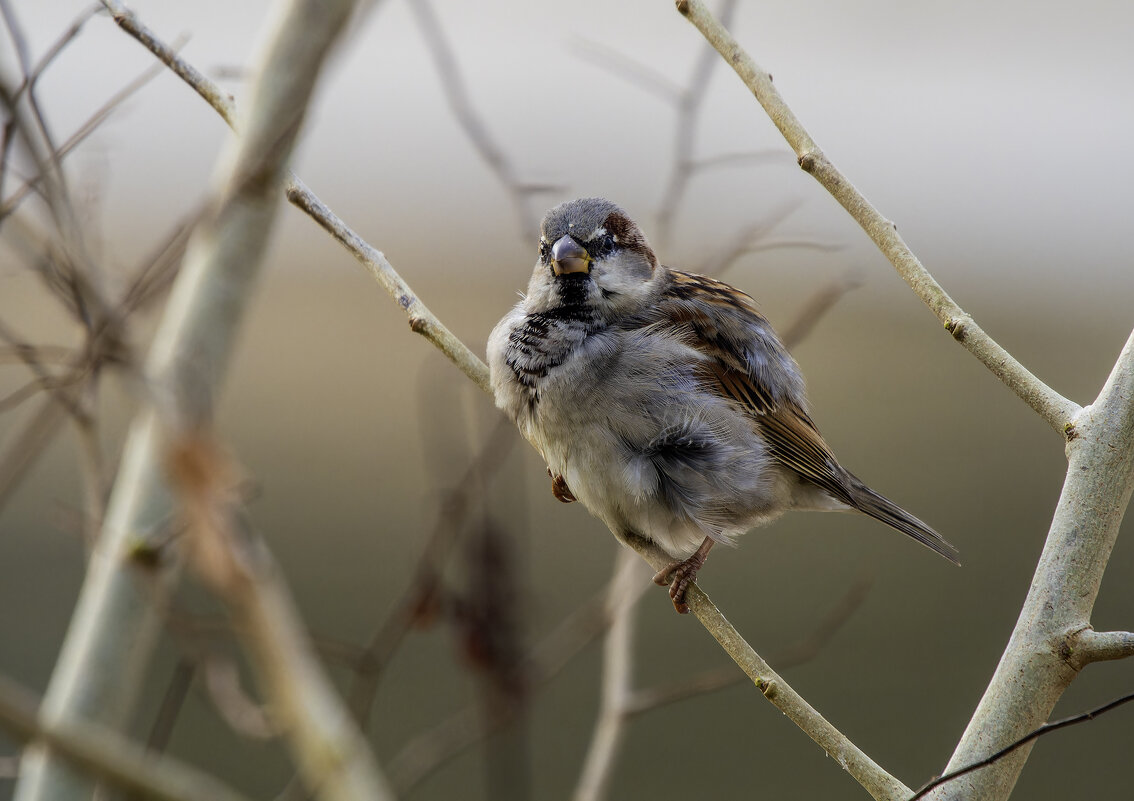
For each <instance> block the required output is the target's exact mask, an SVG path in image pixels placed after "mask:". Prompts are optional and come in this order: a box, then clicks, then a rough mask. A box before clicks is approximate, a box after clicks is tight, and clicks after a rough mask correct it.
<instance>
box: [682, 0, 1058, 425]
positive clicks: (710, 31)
mask: <svg viewBox="0 0 1134 801" xmlns="http://www.w3.org/2000/svg"><path fill="white" fill-rule="evenodd" d="M677 10H678V11H679V12H681V14H682V15H683V16H685V17H686V18H687V19H688V20H689V21H690V22H691V23H693V25H695V26H696V27H697V29H698V30H699V31H700V32H701V33H702V34H703V35H704V37H705V38H706V39H707V40H708V41H709V42H710V43H711V44H712V45H713V47H715V48H716V49H717V52H718V53H720V54H721V56H722V57H723V58H724V60H725V61H727V62H728V63H729V65H730V66H732V68H733V69H734V70H735V71H736V74H737V75H739V76H740V79H741V80H742V81H744V85H745V86H747V87H748V88H749V90H750V91H751V92H752V94H753V95H755V97H756V100H757V101H758V102H759V103H760V105H761V106H763V108H764V111H765V112H767V114H768V116H769V117H771V119H772V122H773V123H775V126H776V127H777V128H778V129H779V130H780V133H781V134H783V137H784V139H786V140H787V143H788V144H789V145H790V146H791V148H792V150H794V151H795V154H796V157H797V158H798V160H799V166H800V167H802V168H803V169H804V170H806V171H807V172H808V173H810V174H811V176H812V177H813V178H815V180H817V181H818V182H819V183H820V184H822V185H823V187H824V188H825V189H826V190H827V191H828V192H830V193H831V195H832V196H833V197H834V198H835V200H837V201H838V202H839V203H840V204H841V205H842V206H843V208H845V209H846V210H847V212H849V213H850V215H851V216H852V217H853V218H854V219H855V222H857V223H858V224H859V225H860V226H862V229H863V230H864V231H865V232H866V234H867V236H869V237H870V238H871V240H873V241H874V244H875V245H877V246H878V249H879V250H881V251H882V253H883V255H884V256H886V258H887V259H889V261H890V263H891V264H892V265H894V269H896V270H897V271H898V275H900V276H901V277H902V279H903V280H904V281H905V282H906V283H907V284H909V286H910V288H911V289H913V291H914V292H915V293H916V294H917V296H918V297H919V298H921V300H922V301H923V302H924V303H925V304H926V305H927V306H929V308H930V309H931V310H932V311H933V313H934V314H935V315H937V319H939V320H940V321H941V322H942V323H943V324H944V326H945V329H946V330H947V331H948V332H949V333H950V334H952V335H953V338H954V339H956V340H957V341H958V342H960V343H961V344H962V345H963V346H964V347H965V348H966V349H967V350H968V351H969V352H970V353H972V354H973V355H974V356H976V357H977V359H979V360H980V362H981V363H982V364H984V366H985V367H987V368H988V369H989V370H991V371H992V372H993V374H994V375H995V376H996V377H997V378H999V379H1000V380H1001V381H1002V382H1004V384H1005V385H1007V386H1008V388H1009V389H1011V390H1012V391H1013V392H1015V393H1016V394H1017V395H1018V396H1019V397H1020V398H1021V399H1022V400H1023V401H1024V402H1025V403H1027V404H1028V405H1029V406H1031V407H1032V409H1034V410H1035V411H1036V413H1037V414H1039V415H1040V417H1042V418H1043V419H1044V420H1046V421H1047V423H1048V425H1050V426H1051V427H1052V428H1054V429H1055V430H1056V431H1058V432H1059V433H1060V434H1062V435H1066V432H1067V427H1068V426H1069V425H1070V423H1071V421H1072V420H1073V419H1074V417H1075V415H1076V414H1077V413H1078V412H1079V406H1078V405H1077V404H1075V403H1074V402H1072V401H1070V400H1068V399H1067V398H1064V397H1063V396H1062V395H1060V394H1059V393H1058V392H1056V391H1055V390H1053V389H1052V388H1051V387H1049V386H1047V384H1045V383H1044V382H1043V381H1041V380H1040V379H1038V378H1037V377H1036V376H1035V375H1033V374H1032V373H1031V372H1030V371H1029V370H1028V369H1027V368H1026V367H1024V366H1023V365H1022V364H1020V362H1019V361H1017V360H1016V358H1015V357H1014V356H1012V354H1010V353H1009V352H1008V351H1006V350H1005V349H1004V348H1002V347H1001V346H1000V345H999V344H998V343H997V342H996V341H995V340H994V339H993V338H992V337H990V336H989V335H988V334H986V333H985V332H984V330H983V329H981V327H980V326H979V325H977V324H976V321H975V320H973V318H972V317H971V316H970V315H968V314H967V313H966V312H965V311H964V309H962V308H961V307H960V306H959V305H958V304H957V303H956V301H954V300H953V299H952V298H951V297H949V294H948V293H947V292H946V291H945V290H944V289H943V288H942V287H941V285H940V284H938V283H937V281H936V280H935V279H934V278H933V276H932V275H930V274H929V271H928V270H926V269H925V267H924V266H923V265H922V263H921V262H920V261H919V260H918V258H917V256H915V255H914V254H913V251H911V250H910V248H909V246H908V245H906V243H905V242H904V241H903V240H902V238H901V237H900V236H899V235H898V229H897V227H896V226H895V225H894V223H893V222H891V221H890V220H888V219H886V218H885V217H883V216H882V215H881V214H880V213H879V212H878V210H877V209H876V208H874V206H872V205H871V204H870V201H868V200H867V199H866V198H865V197H863V195H862V193H861V192H859V191H858V190H857V189H856V188H855V187H854V184H852V183H851V182H850V181H849V180H848V179H847V177H846V176H845V175H843V174H842V173H841V172H840V171H839V170H838V169H837V168H836V167H835V165H833V164H832V163H831V162H830V161H829V160H828V159H827V156H826V155H825V154H824V153H823V151H822V150H820V149H819V146H818V145H816V144H815V141H814V140H813V139H812V138H811V135H810V134H809V133H808V132H807V130H806V129H805V128H804V127H803V124H802V123H800V121H799V120H798V119H797V118H796V116H795V114H794V113H793V112H792V110H791V109H790V108H789V107H788V105H787V103H785V102H784V100H783V98H782V97H780V93H779V92H778V91H777V90H776V88H775V86H774V85H773V84H772V76H771V75H769V74H768V73H767V72H765V71H764V70H763V69H761V68H760V66H759V65H757V64H756V62H755V61H753V60H752V57H751V56H749V55H748V53H746V52H745V51H744V48H742V47H741V46H740V45H739V44H738V43H737V41H736V39H734V38H733V36H732V34H730V33H729V32H728V29H727V28H725V26H724V25H722V24H721V23H720V21H718V20H717V19H716V18H715V17H714V16H713V14H712V13H711V12H710V11H709V10H708V9H707V8H706V7H705V4H704V3H703V2H701V0H677Z"/></svg>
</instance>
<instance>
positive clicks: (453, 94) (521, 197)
mask: <svg viewBox="0 0 1134 801" xmlns="http://www.w3.org/2000/svg"><path fill="white" fill-rule="evenodd" d="M409 7H410V11H411V12H412V13H413V17H414V20H415V21H416V22H417V26H418V28H419V29H420V30H421V35H422V37H423V38H424V39H425V44H426V46H427V47H428V48H429V52H430V54H431V55H432V56H433V63H434V64H435V65H436V66H437V72H438V75H439V76H440V78H441V88H442V89H443V90H444V92H445V99H446V100H447V101H448V103H449V108H450V109H452V111H453V115H454V116H455V117H456V118H457V123H458V124H459V125H460V126H461V130H463V131H464V132H465V136H467V137H468V139H469V141H470V142H471V143H472V146H473V147H474V148H475V149H476V152H477V153H478V154H479V155H480V157H481V158H482V159H483V160H484V162H485V164H487V165H488V168H489V169H490V170H492V173H493V174H494V175H495V176H496V178H497V180H498V181H500V183H501V185H503V187H504V189H505V190H506V191H507V192H508V197H509V199H510V200H511V201H512V207H513V210H514V211H515V213H516V219H517V220H518V221H519V229H520V235H521V237H522V238H523V241H524V242H525V243H529V244H531V246H532V247H534V243H535V241H536V238H537V237H538V236H539V220H538V219H536V217H535V216H534V215H533V214H532V210H531V208H530V207H529V205H528V201H530V200H531V197H532V195H535V194H542V193H547V192H556V191H559V189H560V187H558V186H551V185H543V184H532V183H527V182H525V181H522V180H521V179H520V175H519V172H518V171H517V170H516V167H515V165H514V164H512V161H511V159H509V158H508V154H507V152H506V151H505V149H504V148H502V147H501V146H500V145H499V144H497V142H496V140H495V139H493V138H492V134H490V133H489V131H488V126H487V125H485V123H484V120H483V119H482V118H481V115H480V114H479V113H478V112H477V110H476V106H475V105H473V102H472V100H471V98H470V97H469V90H468V87H467V86H465V81H464V78H463V77H462V76H461V70H460V68H459V67H458V66H457V59H456V57H455V56H454V54H453V48H452V47H450V46H449V43H448V42H447V41H446V40H445V34H444V32H443V31H442V30H441V22H440V20H438V19H437V14H436V12H434V10H433V5H432V3H430V2H429V0H411V2H410V4H409Z"/></svg>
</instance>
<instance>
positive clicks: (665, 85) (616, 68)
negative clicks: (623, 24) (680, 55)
mask: <svg viewBox="0 0 1134 801" xmlns="http://www.w3.org/2000/svg"><path fill="white" fill-rule="evenodd" d="M576 47H577V48H578V50H579V55H580V56H585V58H584V61H586V62H587V63H589V64H591V65H593V66H598V67H602V68H603V69H605V70H607V71H608V72H610V73H611V74H612V75H617V76H618V77H619V78H622V79H623V80H625V81H627V82H629V83H632V84H634V85H635V86H637V87H638V88H639V89H641V90H642V91H643V92H646V93H647V94H651V95H654V96H656V97H659V98H661V99H662V100H664V101H665V102H666V103H669V104H670V105H672V106H674V107H677V106H679V105H680V104H681V100H682V97H683V96H684V95H685V89H684V88H683V87H681V86H678V85H677V84H676V83H674V82H673V81H671V80H670V79H669V77H668V76H667V75H665V74H664V73H662V72H659V71H658V70H655V69H654V68H653V67H651V66H650V65H649V64H643V63H642V62H641V61H638V60H636V59H633V58H630V57H629V56H627V55H625V54H624V53H621V52H619V51H618V50H615V49H614V48H612V47H607V46H606V45H604V44H601V43H599V42H593V41H591V40H590V39H580V40H579V41H578V43H577V45H576Z"/></svg>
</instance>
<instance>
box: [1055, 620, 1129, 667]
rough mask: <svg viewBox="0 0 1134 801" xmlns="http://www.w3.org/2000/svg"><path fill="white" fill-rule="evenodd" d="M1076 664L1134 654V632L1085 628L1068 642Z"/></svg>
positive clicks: (1123, 657)
mask: <svg viewBox="0 0 1134 801" xmlns="http://www.w3.org/2000/svg"><path fill="white" fill-rule="evenodd" d="M1068 647H1069V648H1070V649H1071V656H1070V658H1071V659H1073V660H1074V661H1075V664H1076V665H1079V666H1083V665H1087V664H1090V663H1091V662H1105V661H1107V660H1111V659H1125V658H1126V657H1128V656H1134V632H1131V631H1095V630H1094V629H1083V630H1082V631H1080V632H1079V633H1078V634H1076V635H1074V636H1073V637H1072V638H1071V641H1070V642H1069V643H1068Z"/></svg>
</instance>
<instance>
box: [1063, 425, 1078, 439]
mask: <svg viewBox="0 0 1134 801" xmlns="http://www.w3.org/2000/svg"><path fill="white" fill-rule="evenodd" d="M1063 438H1064V439H1065V440H1067V441H1068V442H1070V441H1071V440H1073V439H1078V438H1079V430H1078V429H1077V428H1075V423H1074V422H1073V421H1072V422H1069V423H1067V424H1066V425H1065V426H1063Z"/></svg>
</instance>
